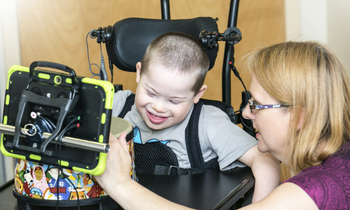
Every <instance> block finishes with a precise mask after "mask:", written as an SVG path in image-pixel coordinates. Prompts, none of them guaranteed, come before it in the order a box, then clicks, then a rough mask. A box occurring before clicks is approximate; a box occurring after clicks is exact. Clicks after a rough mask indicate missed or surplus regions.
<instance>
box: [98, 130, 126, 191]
mask: <svg viewBox="0 0 350 210" xmlns="http://www.w3.org/2000/svg"><path fill="white" fill-rule="evenodd" d="M109 136H110V137H109V147H110V150H109V152H108V154H107V161H106V169H105V171H104V172H103V174H101V175H99V176H94V177H95V179H96V180H97V182H98V183H99V185H100V186H101V187H102V188H103V189H104V190H106V191H107V192H108V193H109V191H111V190H113V188H114V187H115V186H117V185H118V184H120V183H124V182H127V181H131V180H132V179H131V176H130V170H131V157H130V154H129V150H128V147H127V145H126V140H125V138H126V132H123V133H121V135H120V136H119V139H117V138H116V137H115V136H114V135H113V134H111V133H110V135H109Z"/></svg>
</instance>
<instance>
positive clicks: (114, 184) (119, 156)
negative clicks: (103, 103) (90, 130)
mask: <svg viewBox="0 0 350 210" xmlns="http://www.w3.org/2000/svg"><path fill="white" fill-rule="evenodd" d="M110 136H111V137H110V139H109V146H110V151H109V152H108V155H107V162H106V169H105V171H104V173H103V174H101V175H100V176H95V178H96V180H97V182H98V183H99V185H100V186H101V187H102V188H103V189H104V190H105V191H107V193H108V194H109V196H110V197H111V198H112V199H114V200H115V201H116V202H117V203H118V204H119V205H121V206H122V207H123V208H124V209H145V210H146V209H152V210H154V209H189V208H187V207H184V206H181V205H179V204H176V203H173V202H170V201H169V200H166V199H165V198H162V197H160V196H158V195H157V194H155V193H153V192H151V191H150V190H148V189H146V188H145V187H143V186H141V185H140V184H138V183H137V182H136V181H134V180H132V179H131V177H130V169H131V158H130V155H129V152H128V150H127V147H126V142H125V136H126V133H125V132H124V133H122V134H121V135H120V138H119V141H118V139H117V138H115V137H114V136H113V135H112V134H111V135H110Z"/></svg>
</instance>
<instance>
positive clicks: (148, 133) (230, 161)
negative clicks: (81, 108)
mask: <svg viewBox="0 0 350 210" xmlns="http://www.w3.org/2000/svg"><path fill="white" fill-rule="evenodd" d="M130 94H132V92H131V91H129V90H125V91H118V92H117V93H115V94H114V100H113V110H112V116H115V117H117V116H118V115H119V113H120V112H121V111H122V109H123V107H124V104H125V102H126V98H127V97H128V96H129V95H130ZM192 110H193V107H192V109H191V111H190V113H189V114H188V115H187V117H186V118H185V119H184V120H183V121H182V122H181V123H180V124H177V125H174V126H172V127H169V128H166V129H163V130H158V131H154V130H151V129H149V128H148V126H147V125H146V124H145V122H144V121H143V119H142V117H141V115H140V113H139V112H138V110H137V108H136V106H135V105H133V106H132V108H131V111H129V112H128V113H127V114H126V115H125V117H124V119H126V120H128V121H129V122H130V123H131V124H132V125H133V126H134V127H137V128H138V129H139V131H140V137H141V142H142V143H146V142H148V141H149V140H153V139H156V140H159V141H169V143H167V144H166V145H167V146H168V147H170V148H171V149H172V150H173V151H174V153H175V154H176V155H177V158H178V161H179V167H181V168H191V164H190V161H189V158H188V155H187V149H186V140H185V129H186V126H187V124H188V121H189V119H190V116H191V114H192ZM198 127H199V128H198V129H199V133H198V135H199V141H200V145H201V149H202V154H203V158H204V161H205V162H207V161H209V160H211V159H213V158H216V157H218V162H219V165H220V170H228V169H231V168H234V167H237V166H238V167H244V166H245V165H244V164H242V163H241V162H239V161H238V160H237V159H238V158H239V157H240V156H242V155H243V154H244V153H245V152H246V151H247V150H249V149H250V148H251V147H253V146H254V145H256V144H257V141H256V140H255V139H254V138H253V137H252V136H250V135H249V134H247V133H246V132H245V131H243V130H242V129H241V128H240V127H238V126H237V125H235V124H234V123H232V122H231V121H230V119H229V117H228V116H227V114H226V113H224V112H223V111H222V110H221V109H219V108H217V107H215V106H211V105H203V107H202V110H201V113H200V117H199V124H198Z"/></svg>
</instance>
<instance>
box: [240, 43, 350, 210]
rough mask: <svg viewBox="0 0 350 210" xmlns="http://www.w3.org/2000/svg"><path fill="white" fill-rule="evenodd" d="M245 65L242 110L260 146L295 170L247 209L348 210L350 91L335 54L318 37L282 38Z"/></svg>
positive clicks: (349, 183)
mask: <svg viewBox="0 0 350 210" xmlns="http://www.w3.org/2000/svg"><path fill="white" fill-rule="evenodd" d="M247 65H248V68H249V70H250V71H251V73H252V75H253V76H252V82H251V87H250V92H251V99H250V101H249V104H248V106H247V108H246V109H245V110H244V112H243V116H244V118H247V119H250V120H252V122H253V126H254V127H255V129H257V130H258V131H259V132H258V133H257V134H256V137H257V139H258V140H259V143H258V148H259V150H260V151H261V152H270V153H271V154H272V155H274V156H275V157H276V158H277V159H279V160H280V161H282V163H284V164H286V165H287V166H288V167H290V168H291V170H292V171H293V172H294V174H297V175H295V176H294V177H292V178H291V179H289V180H287V181H286V182H285V183H283V184H281V185H280V186H279V187H278V188H276V190H275V191H274V192H273V193H271V194H270V195H269V196H268V197H267V198H265V199H264V200H263V201H262V202H260V203H256V204H253V205H251V206H249V207H248V208H247V209H255V208H257V207H266V208H267V209H309V210H311V209H327V210H329V209H349V208H350V206H349V204H350V202H349V199H350V194H349V193H350V192H349V190H350V182H349V179H350V152H349V139H350V136H349V135H350V114H349V111H350V99H349V96H350V91H349V80H348V77H347V75H346V72H345V70H344V68H343V67H342V65H341V63H340V62H339V60H338V59H337V58H336V56H334V55H333V54H332V53H331V52H330V51H329V50H327V49H326V48H325V47H323V46H321V45H319V44H317V43H314V42H301V43H295V42H287V43H281V44H277V45H274V46H270V47H267V48H264V49H261V50H259V51H257V52H255V53H253V54H252V55H251V56H250V57H249V58H248V60H247ZM265 104H269V105H266V106H265ZM271 105H275V106H271ZM273 107H275V108H273ZM270 108H272V109H270ZM264 109H265V110H264Z"/></svg>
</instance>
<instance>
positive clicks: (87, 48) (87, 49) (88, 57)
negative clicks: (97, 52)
mask: <svg viewBox="0 0 350 210" xmlns="http://www.w3.org/2000/svg"><path fill="white" fill-rule="evenodd" d="M89 34H90V31H89V32H88V33H87V35H86V38H85V41H86V51H87V59H88V63H89V71H90V72H91V74H92V76H91V77H94V76H98V77H99V76H100V74H99V73H98V74H96V73H94V72H93V71H92V70H91V66H92V65H95V66H97V68H98V69H100V67H99V66H98V65H97V64H96V63H90V55H89V45H88V36H89ZM100 45H101V44H100Z"/></svg>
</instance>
